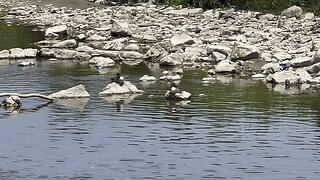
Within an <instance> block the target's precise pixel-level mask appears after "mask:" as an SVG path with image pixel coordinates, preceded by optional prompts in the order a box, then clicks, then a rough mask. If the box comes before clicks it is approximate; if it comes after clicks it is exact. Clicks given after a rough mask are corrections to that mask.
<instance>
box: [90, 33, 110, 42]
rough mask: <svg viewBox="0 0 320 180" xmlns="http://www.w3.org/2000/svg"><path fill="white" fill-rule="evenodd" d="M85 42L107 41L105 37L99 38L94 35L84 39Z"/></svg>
mask: <svg viewBox="0 0 320 180" xmlns="http://www.w3.org/2000/svg"><path fill="white" fill-rule="evenodd" d="M86 40H87V41H105V40H107V38H106V37H103V36H100V35H98V34H94V35H92V36H90V37H89V38H87V39H86Z"/></svg>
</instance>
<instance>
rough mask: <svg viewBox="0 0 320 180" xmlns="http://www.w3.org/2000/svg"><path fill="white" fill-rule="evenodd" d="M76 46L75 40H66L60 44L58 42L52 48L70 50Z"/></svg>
mask: <svg viewBox="0 0 320 180" xmlns="http://www.w3.org/2000/svg"><path fill="white" fill-rule="evenodd" d="M76 45H77V41H76V40H74V39H68V40H65V41H61V42H58V43H56V44H54V45H53V47H56V48H72V47H75V46H76Z"/></svg>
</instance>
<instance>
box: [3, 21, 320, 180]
mask: <svg viewBox="0 0 320 180" xmlns="http://www.w3.org/2000/svg"><path fill="white" fill-rule="evenodd" d="M4 27H5V26H2V27H1V28H4ZM6 28H10V27H6ZM30 30H31V29H30V28H25V27H24V28H23V30H22V31H21V32H19V33H22V35H23V36H29V35H30V36H33V35H35V37H38V38H40V39H41V38H42V37H41V34H35V33H39V32H31V31H30ZM10 36H12V37H15V35H13V34H11V33H9V34H8V35H7V36H6V38H7V39H8V38H9V39H10ZM0 38H1V40H2V41H3V39H4V38H3V37H0ZM11 40H12V39H11ZM35 40H36V39H32V40H30V39H27V40H23V41H24V42H23V43H25V44H30V43H31V42H33V41H35ZM2 44H3V43H2ZM8 48H9V47H8ZM0 62H1V63H0V64H2V65H1V66H0V82H1V83H0V92H19V93H30V92H39V93H42V94H50V93H53V92H56V91H59V90H62V89H66V88H69V87H72V86H75V85H78V84H84V85H85V87H86V88H87V91H88V92H89V93H90V94H91V98H90V99H81V100H63V101H58V102H56V103H52V104H47V103H46V102H45V101H44V100H41V99H37V98H28V99H23V106H22V107H23V108H22V109H21V110H20V112H19V113H18V112H7V110H4V109H0V142H1V150H0V179H15V180H16V179H59V180H60V179H124V180H127V179H139V180H140V179H161V180H163V179H174V180H176V179H192V180H194V179H318V178H319V177H320V169H319V164H320V98H319V93H315V92H304V93H299V94H295V95H288V94H283V93H279V92H276V91H274V90H273V89H271V88H269V87H268V86H266V84H265V83H264V82H262V81H252V80H240V79H231V78H225V77H219V78H221V79H220V80H222V81H228V83H222V82H220V81H217V82H214V83H212V84H209V85H203V84H202V82H201V79H202V78H203V77H205V76H206V74H205V73H204V72H201V71H198V70H189V71H185V73H184V76H183V78H182V80H181V82H180V84H179V87H180V88H181V89H183V90H187V91H189V92H191V93H192V94H193V97H192V100H191V102H183V103H180V104H175V103H172V102H166V101H165V100H164V98H163V95H164V93H165V91H166V89H167V85H166V83H165V82H161V81H157V82H155V83H152V84H141V83H139V81H138V79H139V78H140V77H141V76H142V75H144V74H150V75H154V76H156V77H159V76H160V72H161V71H162V70H163V69H161V68H159V67H156V66H148V65H145V64H143V63H140V64H137V65H134V66H129V65H126V64H121V65H119V66H117V67H115V68H112V69H107V70H97V69H95V68H93V67H90V66H89V65H87V64H85V63H75V62H72V61H60V62H55V61H48V60H39V61H37V64H36V65H35V66H31V67H18V66H17V64H18V62H17V61H7V60H0ZM116 72H121V73H122V74H123V75H124V76H125V78H126V79H128V80H130V81H131V82H133V83H134V84H136V85H137V87H138V88H140V89H142V90H144V91H145V93H144V94H143V95H137V96H133V95H131V96H128V97H106V98H101V97H98V95H97V94H98V93H99V92H100V91H101V90H102V88H103V87H105V86H106V85H107V83H108V82H109V80H110V78H111V76H112V75H114V74H115V73H116Z"/></svg>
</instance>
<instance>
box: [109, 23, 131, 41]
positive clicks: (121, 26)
mask: <svg viewBox="0 0 320 180" xmlns="http://www.w3.org/2000/svg"><path fill="white" fill-rule="evenodd" d="M110 32H111V36H116V37H130V36H132V32H131V30H130V28H129V24H128V23H127V22H119V21H114V22H113V24H112V27H111V30H110Z"/></svg>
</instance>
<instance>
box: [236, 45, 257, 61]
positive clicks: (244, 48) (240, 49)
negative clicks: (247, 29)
mask: <svg viewBox="0 0 320 180" xmlns="http://www.w3.org/2000/svg"><path fill="white" fill-rule="evenodd" d="M259 57H260V54H259V52H258V50H257V48H256V47H255V46H252V45H248V44H243V43H239V42H235V43H234V45H233V49H232V52H231V60H236V59H240V60H250V59H257V58H259Z"/></svg>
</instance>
